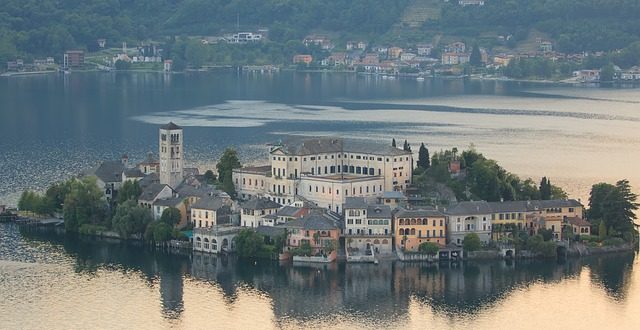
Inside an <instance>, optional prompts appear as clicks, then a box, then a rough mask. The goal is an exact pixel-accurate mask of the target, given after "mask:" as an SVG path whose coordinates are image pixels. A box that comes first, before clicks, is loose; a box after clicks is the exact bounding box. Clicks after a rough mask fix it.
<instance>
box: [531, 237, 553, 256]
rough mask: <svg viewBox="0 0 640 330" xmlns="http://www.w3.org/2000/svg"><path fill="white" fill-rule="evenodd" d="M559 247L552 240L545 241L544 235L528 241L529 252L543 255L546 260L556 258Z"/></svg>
mask: <svg viewBox="0 0 640 330" xmlns="http://www.w3.org/2000/svg"><path fill="white" fill-rule="evenodd" d="M556 248H557V245H556V243H555V242H553V241H551V240H547V239H545V238H544V237H543V236H542V235H540V234H538V235H534V236H532V237H530V238H529V239H528V240H527V250H529V251H531V252H533V253H536V254H539V255H542V256H543V257H545V258H552V257H555V256H556Z"/></svg>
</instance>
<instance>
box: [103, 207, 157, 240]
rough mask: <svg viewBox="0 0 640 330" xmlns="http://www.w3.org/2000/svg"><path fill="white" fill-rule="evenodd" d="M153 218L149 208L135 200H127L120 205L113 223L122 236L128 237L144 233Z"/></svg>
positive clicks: (113, 226)
mask: <svg viewBox="0 0 640 330" xmlns="http://www.w3.org/2000/svg"><path fill="white" fill-rule="evenodd" d="M152 220H153V219H152V217H151V212H150V211H149V209H147V208H145V207H142V206H139V205H138V204H137V203H136V201H134V200H127V201H125V202H124V203H122V204H120V205H118V208H117V209H116V214H115V215H114V216H113V219H112V220H111V224H112V228H113V229H114V230H115V231H117V232H118V234H120V237H121V238H124V239H127V238H129V237H131V235H133V234H143V233H144V232H145V229H146V228H147V226H148V225H149V223H150V222H151V221H152Z"/></svg>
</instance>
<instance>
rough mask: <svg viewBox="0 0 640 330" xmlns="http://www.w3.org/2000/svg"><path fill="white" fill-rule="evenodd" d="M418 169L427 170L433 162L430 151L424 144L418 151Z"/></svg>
mask: <svg viewBox="0 0 640 330" xmlns="http://www.w3.org/2000/svg"><path fill="white" fill-rule="evenodd" d="M416 165H418V168H421V169H423V170H426V169H428V168H429V166H431V160H430V159H429V149H427V147H426V146H425V145H424V143H422V144H420V149H419V150H418V162H417V163H416Z"/></svg>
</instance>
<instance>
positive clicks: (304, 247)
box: [291, 241, 313, 256]
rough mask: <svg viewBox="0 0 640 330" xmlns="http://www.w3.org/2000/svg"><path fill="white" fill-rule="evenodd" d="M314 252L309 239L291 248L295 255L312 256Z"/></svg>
mask: <svg viewBox="0 0 640 330" xmlns="http://www.w3.org/2000/svg"><path fill="white" fill-rule="evenodd" d="M312 253H313V248H312V247H311V243H309V241H302V243H300V246H299V247H297V248H295V249H292V250H291V254H292V255H294V256H311V254H312Z"/></svg>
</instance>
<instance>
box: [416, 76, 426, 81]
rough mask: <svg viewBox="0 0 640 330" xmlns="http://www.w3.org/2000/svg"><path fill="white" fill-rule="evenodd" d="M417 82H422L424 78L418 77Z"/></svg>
mask: <svg viewBox="0 0 640 330" xmlns="http://www.w3.org/2000/svg"><path fill="white" fill-rule="evenodd" d="M416 80H417V81H424V77H418V78H416Z"/></svg>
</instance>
